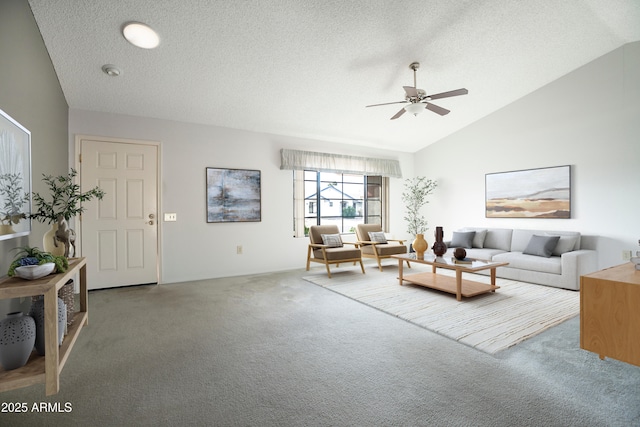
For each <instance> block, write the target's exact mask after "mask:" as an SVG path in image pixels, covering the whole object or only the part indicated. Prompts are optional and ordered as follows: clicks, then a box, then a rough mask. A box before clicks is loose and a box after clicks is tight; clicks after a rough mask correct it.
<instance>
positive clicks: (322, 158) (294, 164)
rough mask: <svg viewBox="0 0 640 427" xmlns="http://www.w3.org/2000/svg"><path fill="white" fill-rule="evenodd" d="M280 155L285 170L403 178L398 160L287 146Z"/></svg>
mask: <svg viewBox="0 0 640 427" xmlns="http://www.w3.org/2000/svg"><path fill="white" fill-rule="evenodd" d="M280 157H281V163H280V169H285V170H286V169H290V170H313V171H319V172H337V173H353V174H359V175H380V176H387V177H393V178H402V171H401V170H400V162H399V161H398V160H390V159H376V158H371V157H357V156H345V155H342V154H330V153H316V152H313V151H301V150H288V149H286V148H283V149H282V150H280Z"/></svg>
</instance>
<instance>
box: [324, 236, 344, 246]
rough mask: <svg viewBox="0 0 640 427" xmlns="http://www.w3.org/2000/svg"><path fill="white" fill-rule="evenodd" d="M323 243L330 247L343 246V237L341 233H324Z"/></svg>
mask: <svg viewBox="0 0 640 427" xmlns="http://www.w3.org/2000/svg"><path fill="white" fill-rule="evenodd" d="M322 244H323V245H327V246H329V247H330V248H341V247H342V238H341V237H340V235H339V234H322Z"/></svg>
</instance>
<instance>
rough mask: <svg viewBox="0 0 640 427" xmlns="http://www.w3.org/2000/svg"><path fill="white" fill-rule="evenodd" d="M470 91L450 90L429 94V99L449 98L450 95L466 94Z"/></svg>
mask: <svg viewBox="0 0 640 427" xmlns="http://www.w3.org/2000/svg"><path fill="white" fill-rule="evenodd" d="M468 93H469V91H468V90H467V89H456V90H450V91H449V92H442V93H436V94H435V95H427V98H429V99H440V98H449V97H450V96H458V95H466V94H468Z"/></svg>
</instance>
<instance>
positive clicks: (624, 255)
mask: <svg viewBox="0 0 640 427" xmlns="http://www.w3.org/2000/svg"><path fill="white" fill-rule="evenodd" d="M622 259H623V260H624V261H629V260H630V259H631V251H627V250H624V251H622Z"/></svg>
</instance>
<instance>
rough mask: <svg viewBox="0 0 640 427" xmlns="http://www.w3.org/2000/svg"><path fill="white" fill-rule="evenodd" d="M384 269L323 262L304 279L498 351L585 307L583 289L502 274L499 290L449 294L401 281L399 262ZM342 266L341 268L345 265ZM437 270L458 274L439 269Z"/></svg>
mask: <svg viewBox="0 0 640 427" xmlns="http://www.w3.org/2000/svg"><path fill="white" fill-rule="evenodd" d="M383 269H384V271H383V272H380V271H378V270H377V269H372V268H367V269H366V271H367V273H366V274H362V273H361V272H360V269H357V270H355V269H354V270H346V269H344V270H342V269H337V270H336V271H335V272H333V271H332V273H331V275H332V276H333V278H332V279H329V278H328V277H327V274H326V272H325V271H324V268H323V269H322V272H320V270H319V271H318V273H317V274H310V275H308V276H305V277H304V279H305V280H306V281H308V282H311V283H314V284H316V285H319V286H322V287H324V288H327V289H330V290H332V291H334V292H337V293H339V294H341V295H344V296H347V297H349V298H352V299H354V300H356V301H359V302H361V303H363V304H366V305H369V306H371V307H374V308H377V309H379V310H382V311H384V312H385V313H388V314H391V315H393V316H397V317H399V318H401V319H403V320H406V321H408V322H411V323H413V324H415V325H418V326H421V327H423V328H426V329H428V330H430V331H433V332H437V333H439V334H441V335H444V336H446V337H448V338H451V339H453V340H456V341H458V342H461V343H464V344H466V345H468V346H471V347H473V348H476V349H478V350H481V351H484V352H486V353H489V354H495V353H497V352H499V351H501V350H504V349H507V348H509V347H511V346H514V345H516V344H518V343H519V342H522V341H524V340H526V339H527V338H530V337H532V336H534V335H536V334H539V333H540V332H542V331H544V330H545V329H548V328H550V327H552V326H555V325H557V324H559V323H562V322H564V321H565V320H568V319H570V318H572V317H574V316H576V315H578V314H579V312H580V294H579V292H576V291H569V290H564V289H557V288H552V287H548V286H542V285H534V284H530V283H524V282H517V281H514V280H508V279H500V278H498V279H497V281H496V282H497V283H496V284H497V285H498V286H500V289H498V290H497V291H496V292H495V293H487V294H483V295H479V296H476V297H473V298H464V297H463V298H462V301H457V300H456V297H455V295H453V294H448V293H444V292H440V291H436V290H432V289H428V288H424V287H421V286H415V285H410V284H407V283H406V282H405V284H404V285H403V286H400V285H399V284H398V279H397V277H398V269H397V266H395V265H391V266H384V267H383ZM341 270H342V271H341ZM430 270H431V268H430V267H427V266H423V265H415V264H414V265H412V266H411V269H407V268H406V267H405V269H404V272H405V275H407V274H412V273H421V272H425V271H430ZM438 274H446V275H450V276H455V272H453V271H450V270H443V269H439V270H438ZM463 278H465V279H468V280H473V281H476V282H481V283H489V277H487V276H482V275H478V274H467V273H464V274H463Z"/></svg>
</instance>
